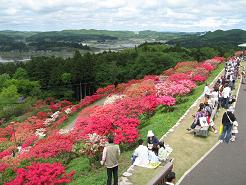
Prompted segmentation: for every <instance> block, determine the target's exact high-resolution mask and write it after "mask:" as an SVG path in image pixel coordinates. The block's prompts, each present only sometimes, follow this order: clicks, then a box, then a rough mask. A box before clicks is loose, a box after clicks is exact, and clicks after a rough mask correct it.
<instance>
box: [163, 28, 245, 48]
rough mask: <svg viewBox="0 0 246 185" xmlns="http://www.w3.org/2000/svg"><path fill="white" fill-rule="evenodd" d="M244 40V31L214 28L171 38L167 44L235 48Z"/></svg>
mask: <svg viewBox="0 0 246 185" xmlns="http://www.w3.org/2000/svg"><path fill="white" fill-rule="evenodd" d="M245 42H246V31H245V30H240V29H232V30H228V31H223V30H216V31H214V32H210V31H209V32H207V33H205V34H202V35H191V36H186V37H183V38H178V39H173V40H170V41H169V42H168V44H180V45H181V46H184V47H190V48H193V47H215V48H221V47H222V48H225V47H226V48H228V49H236V48H237V45H239V44H241V43H245Z"/></svg>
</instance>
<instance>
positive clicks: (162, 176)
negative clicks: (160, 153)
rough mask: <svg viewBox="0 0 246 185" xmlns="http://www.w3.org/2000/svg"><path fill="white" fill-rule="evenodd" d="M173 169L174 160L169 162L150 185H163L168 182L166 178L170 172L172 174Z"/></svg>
mask: <svg viewBox="0 0 246 185" xmlns="http://www.w3.org/2000/svg"><path fill="white" fill-rule="evenodd" d="M172 169H173V160H171V161H169V162H167V163H166V164H165V166H164V168H163V169H162V170H161V171H160V172H159V173H158V174H157V175H156V176H155V177H153V178H152V179H151V180H150V181H149V182H148V185H162V184H164V183H165V181H166V176H167V174H168V173H169V172H171V171H172Z"/></svg>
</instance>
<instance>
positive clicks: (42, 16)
mask: <svg viewBox="0 0 246 185" xmlns="http://www.w3.org/2000/svg"><path fill="white" fill-rule="evenodd" d="M244 7H246V1H245V0H234V1H233V0H223V1H222V0H204V1H200V0H104V1H102V0H0V30H3V29H14V30H62V29H82V28H86V29H90V28H94V29H113V30H143V29H149V30H158V31H205V30H215V29H231V28H241V29H246V15H245V10H244V9H245V8H244Z"/></svg>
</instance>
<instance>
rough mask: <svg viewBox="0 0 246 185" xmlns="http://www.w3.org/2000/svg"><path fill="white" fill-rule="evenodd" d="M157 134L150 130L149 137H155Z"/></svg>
mask: <svg viewBox="0 0 246 185" xmlns="http://www.w3.org/2000/svg"><path fill="white" fill-rule="evenodd" d="M153 136H155V135H154V133H153V131H152V130H149V131H148V134H147V137H153Z"/></svg>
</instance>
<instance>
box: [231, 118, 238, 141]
mask: <svg viewBox="0 0 246 185" xmlns="http://www.w3.org/2000/svg"><path fill="white" fill-rule="evenodd" d="M237 127H238V122H237V121H234V122H233V126H232V131H231V141H232V142H234V141H236V134H237V133H238V129H237Z"/></svg>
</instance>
